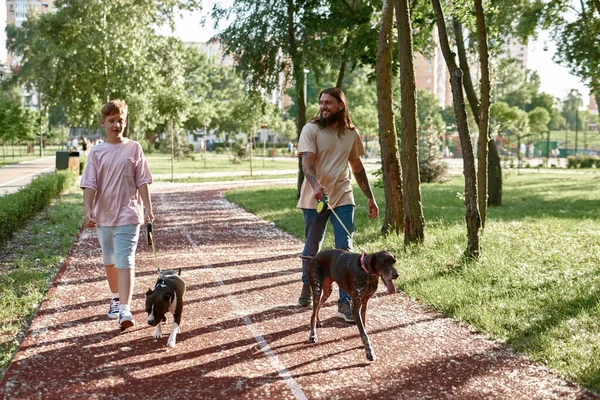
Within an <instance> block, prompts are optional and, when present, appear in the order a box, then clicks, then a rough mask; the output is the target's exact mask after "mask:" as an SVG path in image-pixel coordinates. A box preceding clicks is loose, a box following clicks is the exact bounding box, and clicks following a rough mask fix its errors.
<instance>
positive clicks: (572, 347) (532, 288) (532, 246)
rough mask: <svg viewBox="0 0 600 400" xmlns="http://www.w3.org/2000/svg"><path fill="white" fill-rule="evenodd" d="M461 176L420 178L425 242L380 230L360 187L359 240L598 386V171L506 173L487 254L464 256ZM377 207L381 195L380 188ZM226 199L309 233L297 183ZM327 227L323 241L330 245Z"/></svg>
mask: <svg viewBox="0 0 600 400" xmlns="http://www.w3.org/2000/svg"><path fill="white" fill-rule="evenodd" d="M463 186H464V184H463V182H462V180H461V178H458V177H455V178H453V179H452V180H451V181H450V182H448V183H445V184H424V185H422V197H423V207H424V215H425V221H426V230H425V242H424V244H423V245H422V246H411V247H409V248H406V249H405V248H404V246H403V237H402V236H397V235H389V236H386V237H384V236H381V235H380V234H379V230H380V228H381V223H382V217H379V218H378V219H377V220H376V221H368V220H367V218H366V202H365V199H364V196H363V195H362V194H359V193H358V191H357V190H355V195H356V199H357V201H358V204H357V212H356V234H355V243H357V244H358V245H360V246H361V247H362V248H364V249H365V250H366V251H375V250H378V249H382V248H386V249H388V250H391V251H393V252H394V253H395V254H396V255H397V258H398V263H397V268H398V272H399V273H400V278H399V279H398V280H397V281H396V284H397V286H398V287H399V288H400V289H401V290H402V291H404V292H405V293H407V294H408V295H409V296H411V297H414V298H418V299H420V301H421V302H423V303H425V304H428V305H429V306H431V307H432V308H434V309H436V310H439V311H441V312H443V313H444V314H445V315H447V316H450V317H453V318H456V319H459V320H461V321H463V322H465V323H468V324H470V325H471V326H473V327H475V328H476V329H477V330H479V331H481V332H483V333H485V334H486V335H488V336H490V337H493V338H497V339H500V340H502V341H504V342H506V343H507V345H509V346H510V347H512V348H513V349H515V350H517V351H520V352H523V353H525V354H527V355H528V356H529V357H531V358H532V359H534V360H536V361H538V362H541V363H543V364H546V365H548V366H549V367H551V368H553V369H555V370H556V371H558V372H559V373H560V374H562V375H563V376H565V377H567V378H569V379H572V380H574V381H576V382H578V383H580V384H581V385H583V386H586V387H588V388H590V389H592V390H595V391H596V392H599V391H600V363H598V360H599V359H600V274H599V273H598V268H599V259H600V221H599V219H600V215H599V214H598V204H600V174H590V173H587V174H584V173H579V174H578V173H555V174H551V173H547V174H546V173H535V174H522V175H516V174H505V180H504V196H503V200H504V201H503V202H504V204H503V205H502V206H501V207H496V208H492V209H490V211H489V217H488V221H487V224H486V228H485V231H484V232H483V234H482V235H481V243H482V250H483V252H482V256H481V259H480V260H479V261H478V262H473V263H463V262H462V261H461V260H462V254H463V251H464V249H465V248H466V228H465V224H464V205H463V202H462V200H461V199H460V197H461V195H460V193H462V192H463V190H464V189H463ZM375 194H376V197H377V198H378V199H380V200H379V203H380V207H381V209H382V210H383V209H384V205H383V204H381V203H382V202H383V201H382V199H383V198H384V196H383V193H382V192H381V190H377V189H376V190H375ZM227 197H228V198H229V199H230V200H232V201H234V202H236V203H238V204H240V205H241V206H243V207H244V208H246V209H248V210H250V211H252V212H254V213H256V214H257V215H259V216H261V217H263V218H265V219H267V220H269V221H273V222H275V224H276V225H277V226H278V227H280V228H282V229H284V230H286V231H288V232H291V233H293V234H294V235H296V236H298V237H303V220H302V215H301V212H300V211H298V210H296V208H295V205H296V199H295V189H294V188H269V189H241V190H236V191H230V192H228V193H227ZM332 246H333V243H332V234H331V232H329V233H328V235H327V239H326V242H325V244H324V248H331V247H332Z"/></svg>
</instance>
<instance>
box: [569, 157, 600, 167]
mask: <svg viewBox="0 0 600 400" xmlns="http://www.w3.org/2000/svg"><path fill="white" fill-rule="evenodd" d="M567 168H600V157H598V156H587V155H585V156H583V155H582V156H568V157H567Z"/></svg>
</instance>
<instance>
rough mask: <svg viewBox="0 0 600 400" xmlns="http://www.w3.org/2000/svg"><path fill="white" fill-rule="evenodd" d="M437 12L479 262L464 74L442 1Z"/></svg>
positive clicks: (472, 252)
mask: <svg viewBox="0 0 600 400" xmlns="http://www.w3.org/2000/svg"><path fill="white" fill-rule="evenodd" d="M431 3H432V5H433V10H434V12H435V22H436V25H437V28H438V34H439V37H440V46H441V48H442V53H443V55H444V60H445V61H446V65H447V66H448V70H449V71H450V86H451V88H452V102H453V105H454V114H455V116H456V128H457V130H458V136H459V138H460V147H461V150H462V153H463V168H464V171H463V173H464V175H465V208H466V212H465V221H466V224H467V249H466V250H465V256H466V257H468V258H473V259H478V258H479V254H480V252H481V247H480V243H479V229H480V227H481V218H480V216H479V208H478V202H477V175H476V173H475V157H474V155H473V146H472V144H471V136H470V134H469V125H468V124H467V109H466V106H465V98H464V96H463V83H462V71H461V69H460V68H458V66H457V65H456V61H455V60H454V54H453V53H452V50H451V49H450V44H449V42H448V33H447V31H446V22H445V21H444V12H443V10H442V6H441V4H440V1H439V0H431Z"/></svg>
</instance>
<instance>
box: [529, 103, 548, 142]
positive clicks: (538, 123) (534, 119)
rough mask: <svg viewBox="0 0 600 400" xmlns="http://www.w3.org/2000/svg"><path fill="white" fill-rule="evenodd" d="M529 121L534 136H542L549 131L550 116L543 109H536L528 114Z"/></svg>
mask: <svg viewBox="0 0 600 400" xmlns="http://www.w3.org/2000/svg"><path fill="white" fill-rule="evenodd" d="M527 118H528V120H529V129H530V130H531V132H532V133H533V134H534V135H541V134H543V133H544V132H547V131H548V123H550V114H549V113H548V110H546V109H545V108H543V107H536V108H535V109H533V110H531V111H529V112H528V113H527Z"/></svg>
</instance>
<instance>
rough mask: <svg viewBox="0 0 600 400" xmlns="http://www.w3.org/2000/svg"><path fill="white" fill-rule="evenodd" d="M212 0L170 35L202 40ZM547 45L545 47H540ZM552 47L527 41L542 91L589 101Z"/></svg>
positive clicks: (207, 33)
mask: <svg viewBox="0 0 600 400" xmlns="http://www.w3.org/2000/svg"><path fill="white" fill-rule="evenodd" d="M213 1H214V0H211V1H207V2H205V3H204V4H205V8H204V9H205V10H206V11H203V12H196V13H187V14H184V16H183V17H182V18H180V19H178V21H177V23H176V31H175V32H174V35H176V36H178V37H179V38H180V39H181V40H183V41H186V42H205V41H207V40H208V39H210V38H211V37H212V36H213V35H214V34H215V33H216V32H215V31H214V30H213V29H212V24H211V23H207V24H206V26H205V27H202V26H201V25H200V21H201V19H202V15H203V14H206V13H207V12H208V11H210V9H211V8H212V5H211V4H212V3H213ZM5 25H6V0H0V62H3V61H5V60H6V48H5V42H6V33H5V32H4V27H5ZM163 32H164V33H165V34H169V33H170V30H169V29H164V30H163ZM544 47H547V50H544ZM555 49H556V47H555V46H554V43H553V42H552V41H550V40H549V37H548V35H547V34H545V33H542V34H541V35H540V38H539V39H538V40H536V41H533V42H530V43H529V54H528V65H527V67H528V68H529V69H532V70H536V71H538V74H539V75H540V79H541V82H542V91H544V92H546V93H548V94H551V95H553V96H556V97H558V98H561V99H562V98H564V97H565V96H566V95H567V93H568V92H569V90H570V89H572V88H574V89H578V90H579V91H580V92H581V93H582V94H583V102H584V106H585V107H587V105H588V103H589V89H588V88H587V87H586V86H585V85H584V84H583V83H582V82H581V81H580V80H579V78H577V77H575V76H572V75H571V74H569V71H568V70H567V69H566V68H564V67H562V66H560V65H558V64H556V63H555V62H554V61H552V56H553V55H554V53H555Z"/></svg>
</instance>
